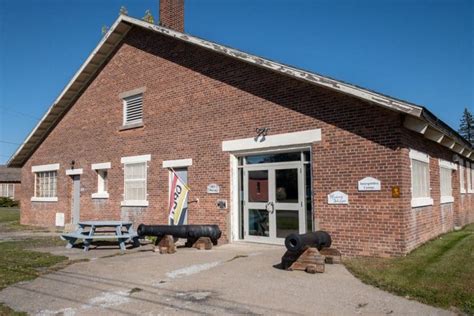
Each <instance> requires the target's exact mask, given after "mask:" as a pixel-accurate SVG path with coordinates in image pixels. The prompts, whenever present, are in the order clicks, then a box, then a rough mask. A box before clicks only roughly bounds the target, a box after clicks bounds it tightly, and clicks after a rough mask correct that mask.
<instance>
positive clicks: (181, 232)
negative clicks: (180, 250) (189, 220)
mask: <svg viewBox="0 0 474 316" xmlns="http://www.w3.org/2000/svg"><path fill="white" fill-rule="evenodd" d="M137 233H138V235H139V236H140V237H142V236H155V237H157V239H158V240H157V242H159V241H160V240H161V239H162V238H163V237H164V236H165V235H171V236H173V238H175V239H177V238H186V239H187V241H186V244H185V245H186V247H192V245H193V244H194V243H195V242H196V241H197V240H198V239H199V238H200V237H209V239H211V241H212V243H213V244H214V245H217V240H218V239H219V238H220V237H221V235H222V232H221V230H220V229H219V226H218V225H145V224H140V225H139V226H138V229H137Z"/></svg>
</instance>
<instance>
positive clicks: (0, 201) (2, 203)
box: [0, 197, 20, 207]
mask: <svg viewBox="0 0 474 316" xmlns="http://www.w3.org/2000/svg"><path fill="white" fill-rule="evenodd" d="M19 204H20V203H19V202H18V201H15V200H13V199H12V198H9V197H0V207H17V206H18V205H19Z"/></svg>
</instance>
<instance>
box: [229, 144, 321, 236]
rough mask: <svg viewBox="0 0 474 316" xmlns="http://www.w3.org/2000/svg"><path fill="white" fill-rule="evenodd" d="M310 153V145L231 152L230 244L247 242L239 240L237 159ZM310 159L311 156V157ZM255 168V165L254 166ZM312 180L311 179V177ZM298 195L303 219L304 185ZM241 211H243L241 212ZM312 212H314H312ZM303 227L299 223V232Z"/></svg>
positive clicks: (302, 177) (239, 197)
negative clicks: (296, 152) (295, 152)
mask: <svg viewBox="0 0 474 316" xmlns="http://www.w3.org/2000/svg"><path fill="white" fill-rule="evenodd" d="M308 150H309V151H310V152H311V144H306V145H303V146H288V147H278V148H273V149H264V150H258V151H254V150H250V151H240V152H231V153H230V155H229V156H230V157H229V164H230V196H231V201H230V225H229V226H230V229H229V230H230V231H229V237H230V238H229V239H230V242H234V241H248V240H247V239H243V238H240V229H241V225H240V211H241V210H240V202H241V198H243V196H242V197H241V196H240V185H241V184H240V182H239V181H240V180H239V177H240V173H239V169H240V168H242V166H239V157H244V156H248V155H257V154H272V153H286V152H292V151H301V152H302V151H308ZM311 157H312V155H311ZM286 163H290V164H291V163H295V161H292V162H286ZM296 163H298V162H296ZM309 163H310V164H312V160H311V159H310V162H309ZM279 164H285V162H283V163H271V164H258V165H259V166H260V165H264V166H269V165H279ZM256 166H257V165H256ZM304 172H305V168H303V176H301V181H303V183H304V181H305V174H304ZM311 179H312V177H311ZM301 191H302V192H300V194H303V199H301V198H300V201H301V200H303V205H304V212H305V217H306V204H305V203H304V194H305V192H304V191H305V190H304V185H303V190H301ZM242 211H243V210H242ZM313 212H314V211H313ZM302 227H304V228H305V229H306V222H305V223H304V226H302V223H301V222H300V231H301V229H302Z"/></svg>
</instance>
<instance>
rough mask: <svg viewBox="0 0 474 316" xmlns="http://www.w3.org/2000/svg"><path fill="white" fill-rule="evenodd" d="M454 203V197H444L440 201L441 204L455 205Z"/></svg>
mask: <svg viewBox="0 0 474 316" xmlns="http://www.w3.org/2000/svg"><path fill="white" fill-rule="evenodd" d="M453 202H454V197H452V196H442V197H441V201H440V203H441V204H444V203H453Z"/></svg>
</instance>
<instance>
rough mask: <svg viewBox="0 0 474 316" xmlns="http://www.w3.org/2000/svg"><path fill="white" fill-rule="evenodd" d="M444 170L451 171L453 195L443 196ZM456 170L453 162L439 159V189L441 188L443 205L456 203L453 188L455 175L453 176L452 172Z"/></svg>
mask: <svg viewBox="0 0 474 316" xmlns="http://www.w3.org/2000/svg"><path fill="white" fill-rule="evenodd" d="M442 169H445V170H449V171H451V173H450V178H449V179H450V181H451V195H442V193H443V192H442V186H443V184H442V183H441V170H442ZM454 170H457V166H456V164H455V163H452V162H449V161H446V160H443V159H439V187H440V190H439V192H440V203H441V204H443V203H453V202H454V196H453V187H452V183H453V174H452V171H454Z"/></svg>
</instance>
